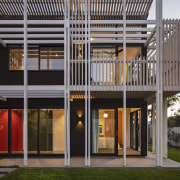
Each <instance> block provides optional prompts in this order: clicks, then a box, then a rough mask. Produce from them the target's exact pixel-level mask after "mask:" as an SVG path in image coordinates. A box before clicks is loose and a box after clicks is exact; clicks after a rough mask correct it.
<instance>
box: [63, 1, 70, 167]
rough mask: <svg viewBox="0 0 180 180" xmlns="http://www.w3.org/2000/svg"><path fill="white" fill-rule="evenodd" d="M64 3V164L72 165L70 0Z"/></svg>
mask: <svg viewBox="0 0 180 180" xmlns="http://www.w3.org/2000/svg"><path fill="white" fill-rule="evenodd" d="M64 3H65V4H64V6H65V8H64V18H65V21H64V119H65V123H64V165H65V166H70V92H69V78H70V72H69V71H70V70H69V61H68V60H69V58H70V56H69V53H70V49H69V41H70V40H69V38H70V37H69V12H70V10H69V0H68V1H64Z"/></svg>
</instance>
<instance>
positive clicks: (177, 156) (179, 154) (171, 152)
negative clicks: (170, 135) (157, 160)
mask: <svg viewBox="0 0 180 180" xmlns="http://www.w3.org/2000/svg"><path fill="white" fill-rule="evenodd" d="M148 151H150V152H152V146H148ZM168 158H169V159H172V160H174V161H177V162H179V163H180V149H177V148H173V147H168Z"/></svg>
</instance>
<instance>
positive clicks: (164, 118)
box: [163, 98, 168, 158]
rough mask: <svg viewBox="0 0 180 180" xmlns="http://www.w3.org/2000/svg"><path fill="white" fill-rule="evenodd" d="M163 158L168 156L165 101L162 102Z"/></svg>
mask: <svg viewBox="0 0 180 180" xmlns="http://www.w3.org/2000/svg"><path fill="white" fill-rule="evenodd" d="M163 102H164V103H163V157H164V158H167V154H168V143H167V140H168V120H167V99H166V98H164V101H163Z"/></svg>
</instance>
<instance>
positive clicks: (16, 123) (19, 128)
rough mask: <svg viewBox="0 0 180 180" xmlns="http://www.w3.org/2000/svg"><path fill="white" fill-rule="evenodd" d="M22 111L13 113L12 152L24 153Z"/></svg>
mask: <svg viewBox="0 0 180 180" xmlns="http://www.w3.org/2000/svg"><path fill="white" fill-rule="evenodd" d="M22 115H23V114H22V110H12V111H11V128H12V129H11V130H12V131H11V133H12V134H11V151H23V118H22V117H23V116H22Z"/></svg>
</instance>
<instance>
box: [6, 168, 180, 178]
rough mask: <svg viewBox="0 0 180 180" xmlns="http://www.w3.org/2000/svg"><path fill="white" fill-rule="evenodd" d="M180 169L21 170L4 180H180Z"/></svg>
mask: <svg viewBox="0 0 180 180" xmlns="http://www.w3.org/2000/svg"><path fill="white" fill-rule="evenodd" d="M179 177H180V170H179V169H55V168H47V169H33V168H32V169H31V168H20V169H17V170H16V171H14V172H12V173H11V174H9V175H7V176H6V177H4V178H3V180H13V179H14V180H22V179H23V180H24V179H33V180H34V179H43V180H46V179H60V180H64V179H66V180H69V179H73V180H76V179H78V180H91V179H93V180H116V179H122V180H123V179H133V180H134V179H138V180H141V179H142V180H144V179H146V180H147V179H157V180H158V179H162V180H166V179H173V180H176V179H178V180H179Z"/></svg>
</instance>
